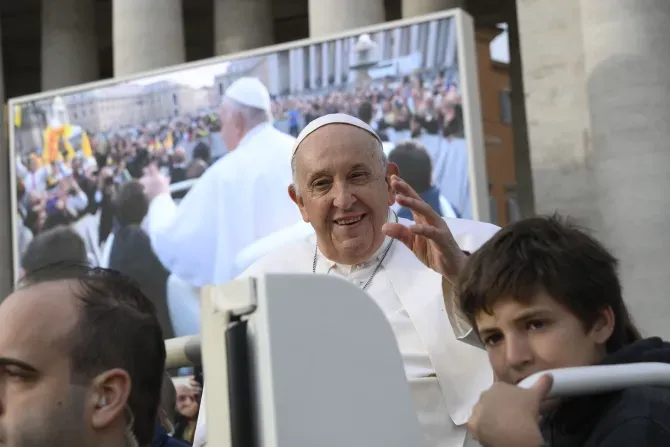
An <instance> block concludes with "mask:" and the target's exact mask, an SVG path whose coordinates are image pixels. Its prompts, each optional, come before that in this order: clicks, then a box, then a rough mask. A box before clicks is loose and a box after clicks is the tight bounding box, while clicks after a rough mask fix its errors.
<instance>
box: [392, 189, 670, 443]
mask: <svg viewBox="0 0 670 447" xmlns="http://www.w3.org/2000/svg"><path fill="white" fill-rule="evenodd" d="M392 186H393V188H394V189H395V190H396V191H397V192H398V193H399V196H398V198H397V200H399V201H400V202H401V203H402V204H404V205H405V206H408V207H409V208H411V209H412V211H413V212H414V214H415V218H416V219H415V220H417V224H418V225H417V227H416V228H414V231H412V229H407V230H406V231H404V230H402V229H400V228H396V227H393V228H388V229H387V234H392V235H393V236H394V237H398V238H399V239H400V240H401V241H403V242H404V243H405V244H406V245H407V246H408V247H409V248H410V249H412V251H413V252H414V253H415V255H416V256H417V257H418V258H419V259H420V260H422V261H423V262H424V263H425V264H426V265H428V266H429V267H431V268H433V269H434V270H436V271H438V272H439V273H441V274H442V275H443V276H444V278H445V283H444V285H443V290H444V292H445V293H444V296H445V301H446V302H445V305H446V308H447V312H448V313H450V314H451V315H450V319H451V320H452V327H453V328H454V330H455V332H457V334H456V335H457V337H458V338H460V339H462V340H463V341H466V342H468V343H471V344H478V345H480V346H481V347H483V348H484V349H485V350H486V351H487V353H488V356H489V360H490V362H491V366H492V367H493V371H494V372H495V374H496V377H497V378H498V381H497V382H496V383H495V384H494V385H493V386H492V387H491V388H490V389H489V390H488V391H486V392H484V393H483V394H482V396H481V398H480V401H479V403H478V404H477V406H476V407H475V409H474V410H473V413H472V417H471V418H470V421H469V422H468V427H469V428H470V430H471V431H472V433H473V434H474V435H475V437H476V438H477V439H478V440H479V441H480V442H481V443H482V444H483V445H487V446H490V447H503V446H515V447H526V446H528V447H539V446H541V445H543V444H544V443H545V442H546V443H549V444H548V445H551V446H557V447H558V446H585V447H618V446H621V447H624V446H626V447H627V446H643V445H644V446H648V447H656V446H658V447H661V446H668V445H670V390H669V389H667V388H653V387H636V388H629V389H624V390H621V391H615V392H609V393H604V394H599V395H595V396H585V397H578V398H572V399H566V400H563V401H560V402H558V403H556V402H554V405H549V402H544V399H545V397H546V396H547V393H548V392H549V390H550V389H551V378H550V377H549V376H546V377H544V378H542V380H540V381H539V382H538V383H537V384H536V385H535V386H534V387H533V388H531V389H530V390H526V389H521V388H517V387H516V386H515V385H516V384H518V383H519V382H520V381H522V380H523V379H525V378H526V377H529V376H531V375H533V374H535V373H538V372H541V371H546V370H549V369H555V368H565V367H577V366H590V365H598V364H603V365H613V364H629V363H637V362H661V363H670V344H669V343H666V342H663V341H662V340H661V339H660V338H649V339H642V338H641V336H640V334H639V332H638V330H637V329H636V328H635V326H634V325H633V323H632V320H631V318H630V315H629V313H628V310H627V309H626V305H625V303H624V300H623V296H622V291H621V284H620V282H619V278H618V274H617V266H618V262H617V260H616V258H614V256H612V255H611V254H610V253H609V252H608V251H607V250H606V249H605V248H604V247H603V246H602V245H601V244H600V243H599V242H598V241H596V240H595V239H593V238H592V237H591V236H589V235H588V234H587V233H585V232H584V231H583V230H581V229H580V228H578V227H577V226H574V225H572V224H570V223H567V222H565V221H563V220H561V219H560V218H557V217H549V218H544V217H534V218H529V219H524V220H521V221H517V222H515V223H513V224H510V225H508V226H507V227H505V228H503V229H502V230H500V231H499V232H498V233H497V234H495V235H494V236H493V237H492V238H491V239H490V240H489V241H488V242H486V243H485V244H484V245H482V246H481V248H479V250H477V251H476V252H475V253H473V254H472V255H471V256H466V254H464V253H463V252H460V250H459V249H458V245H457V244H456V243H455V241H454V239H453V236H452V235H451V233H450V232H449V229H448V228H447V227H446V226H445V225H444V222H443V221H442V220H441V219H440V218H439V216H437V215H436V213H435V212H434V211H433V210H432V209H430V207H429V206H428V204H426V203H424V202H422V201H421V200H420V199H419V197H418V195H417V194H416V192H415V191H413V190H411V188H409V186H408V185H407V184H406V183H404V182H401V181H395V182H394V183H393V185H392ZM452 288H455V293H450V292H449V290H450V289H452ZM455 297H457V298H455ZM455 313H459V314H460V316H459V315H454V314H455ZM455 320H458V321H457V322H455ZM458 332H460V334H458ZM459 335H460V336H459ZM541 411H542V414H541ZM540 418H541V427H540V424H539V422H538V421H540Z"/></svg>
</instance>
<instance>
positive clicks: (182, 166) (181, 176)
mask: <svg viewBox="0 0 670 447" xmlns="http://www.w3.org/2000/svg"><path fill="white" fill-rule="evenodd" d="M187 168H188V164H187V163H186V152H185V151H184V149H182V148H181V147H178V148H176V149H175V151H174V153H173V154H172V157H171V160H170V183H178V182H182V181H184V180H186V169H187Z"/></svg>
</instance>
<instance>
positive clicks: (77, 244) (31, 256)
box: [19, 226, 88, 277]
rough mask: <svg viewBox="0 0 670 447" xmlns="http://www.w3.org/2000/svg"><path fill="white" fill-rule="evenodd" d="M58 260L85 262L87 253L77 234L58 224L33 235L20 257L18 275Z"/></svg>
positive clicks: (23, 274) (28, 272)
mask: <svg viewBox="0 0 670 447" xmlns="http://www.w3.org/2000/svg"><path fill="white" fill-rule="evenodd" d="M59 262H72V263H78V264H86V263H87V262H88V254H87V252H86V246H85V245H84V241H83V239H82V238H81V236H79V234H78V233H77V232H76V231H75V230H73V229H72V228H70V227H67V226H58V227H55V228H52V229H51V230H47V231H45V232H43V233H40V234H38V235H37V236H35V237H34V238H33V239H32V240H31V241H30V243H29V244H28V246H27V247H26V250H25V252H24V253H23V256H22V257H21V263H20V264H21V268H20V274H19V277H23V276H25V275H26V274H28V275H29V274H31V273H32V272H34V271H38V270H40V269H42V268H44V267H46V266H48V265H52V264H56V263H59Z"/></svg>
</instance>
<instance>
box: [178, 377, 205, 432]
mask: <svg viewBox="0 0 670 447" xmlns="http://www.w3.org/2000/svg"><path fill="white" fill-rule="evenodd" d="M176 390H177V415H176V417H175V420H176V423H175V433H174V437H175V438H176V439H181V440H182V441H184V442H187V443H188V444H192V443H193V439H194V436H195V427H196V422H197V421H198V413H199V411H200V396H199V391H198V390H197V389H195V388H194V387H193V386H191V384H190V383H186V384H184V383H182V384H179V385H177V386H176Z"/></svg>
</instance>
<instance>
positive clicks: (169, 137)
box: [163, 132, 174, 150]
mask: <svg viewBox="0 0 670 447" xmlns="http://www.w3.org/2000/svg"><path fill="white" fill-rule="evenodd" d="M163 146H164V147H165V149H167V150H171V149H172V146H174V140H173V137H172V132H168V134H167V137H165V141H164V142H163Z"/></svg>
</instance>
